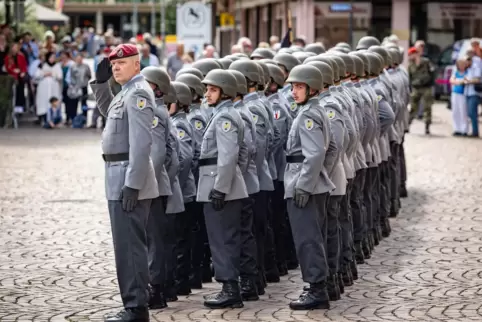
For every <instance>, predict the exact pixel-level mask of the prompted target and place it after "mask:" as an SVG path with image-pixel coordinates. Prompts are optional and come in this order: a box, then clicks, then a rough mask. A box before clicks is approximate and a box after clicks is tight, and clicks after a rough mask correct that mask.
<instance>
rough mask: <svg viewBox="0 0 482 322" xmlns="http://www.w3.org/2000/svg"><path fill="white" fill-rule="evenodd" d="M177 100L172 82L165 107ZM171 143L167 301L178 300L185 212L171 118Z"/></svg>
mask: <svg viewBox="0 0 482 322" xmlns="http://www.w3.org/2000/svg"><path fill="white" fill-rule="evenodd" d="M175 102H177V97H176V90H175V89H174V86H172V84H170V86H169V92H168V93H167V94H165V95H164V103H165V104H166V105H165V106H164V108H165V109H166V111H168V108H169V106H170V105H171V104H173V103H175ZM168 126H169V143H168V144H167V149H166V163H165V167H166V171H167V175H168V176H169V181H170V183H171V191H172V195H171V196H169V197H167V207H166V221H165V222H164V223H163V225H164V226H165V232H166V236H165V239H166V242H165V261H166V264H165V267H166V278H165V280H166V284H165V287H164V295H165V298H166V301H167V302H174V301H177V291H176V285H175V281H176V274H175V273H176V266H177V253H176V245H177V240H176V238H177V234H176V217H177V215H178V214H180V213H183V212H184V210H185V209H184V199H183V195H182V191H181V186H180V184H179V178H178V174H179V155H180V154H181V150H180V146H179V140H178V138H177V130H176V128H175V127H174V125H173V124H172V120H171V118H169V123H168Z"/></svg>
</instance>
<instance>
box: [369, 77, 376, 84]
mask: <svg viewBox="0 0 482 322" xmlns="http://www.w3.org/2000/svg"><path fill="white" fill-rule="evenodd" d="M377 83H378V78H372V79H369V80H368V84H370V85H376V84H377Z"/></svg>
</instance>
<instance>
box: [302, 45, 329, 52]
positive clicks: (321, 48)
mask: <svg viewBox="0 0 482 322" xmlns="http://www.w3.org/2000/svg"><path fill="white" fill-rule="evenodd" d="M325 51H326V50H325V47H324V46H323V45H322V44H320V43H314V44H309V45H306V47H305V52H308V53H315V54H317V55H319V54H323V53H324V52H325Z"/></svg>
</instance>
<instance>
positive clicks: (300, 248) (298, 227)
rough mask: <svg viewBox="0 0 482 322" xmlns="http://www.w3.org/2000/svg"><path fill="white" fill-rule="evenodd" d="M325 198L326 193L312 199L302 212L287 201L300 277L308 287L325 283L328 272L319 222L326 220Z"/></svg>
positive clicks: (290, 201)
mask: <svg viewBox="0 0 482 322" xmlns="http://www.w3.org/2000/svg"><path fill="white" fill-rule="evenodd" d="M327 197H328V194H327V193H325V194H321V195H313V196H311V197H310V200H309V201H308V204H307V205H306V207H304V208H298V207H296V206H295V203H294V201H293V199H292V198H289V199H288V200H287V209H288V215H289V218H290V224H291V231H292V233H293V240H294V243H295V249H296V254H297V256H298V260H299V263H300V267H301V277H302V279H303V281H304V282H306V283H310V284H313V283H320V282H325V281H326V278H327V276H328V272H329V269H328V263H327V259H326V253H325V247H324V245H323V244H324V243H323V241H324V236H323V235H322V233H321V227H322V225H321V223H320V218H325V219H326V198H327ZM322 205H323V206H322ZM323 212H324V213H323Z"/></svg>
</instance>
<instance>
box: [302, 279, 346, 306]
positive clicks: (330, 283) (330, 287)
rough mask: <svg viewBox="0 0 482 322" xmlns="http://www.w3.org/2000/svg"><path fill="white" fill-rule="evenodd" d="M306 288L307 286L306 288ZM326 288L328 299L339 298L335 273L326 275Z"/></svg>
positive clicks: (335, 299) (334, 299) (336, 299)
mask: <svg viewBox="0 0 482 322" xmlns="http://www.w3.org/2000/svg"><path fill="white" fill-rule="evenodd" d="M306 290H308V288H307V289H306ZM326 290H327V292H328V297H329V299H330V301H338V300H339V299H340V298H341V294H340V287H339V286H338V277H337V275H336V274H331V275H330V276H328V279H327V283H326Z"/></svg>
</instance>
